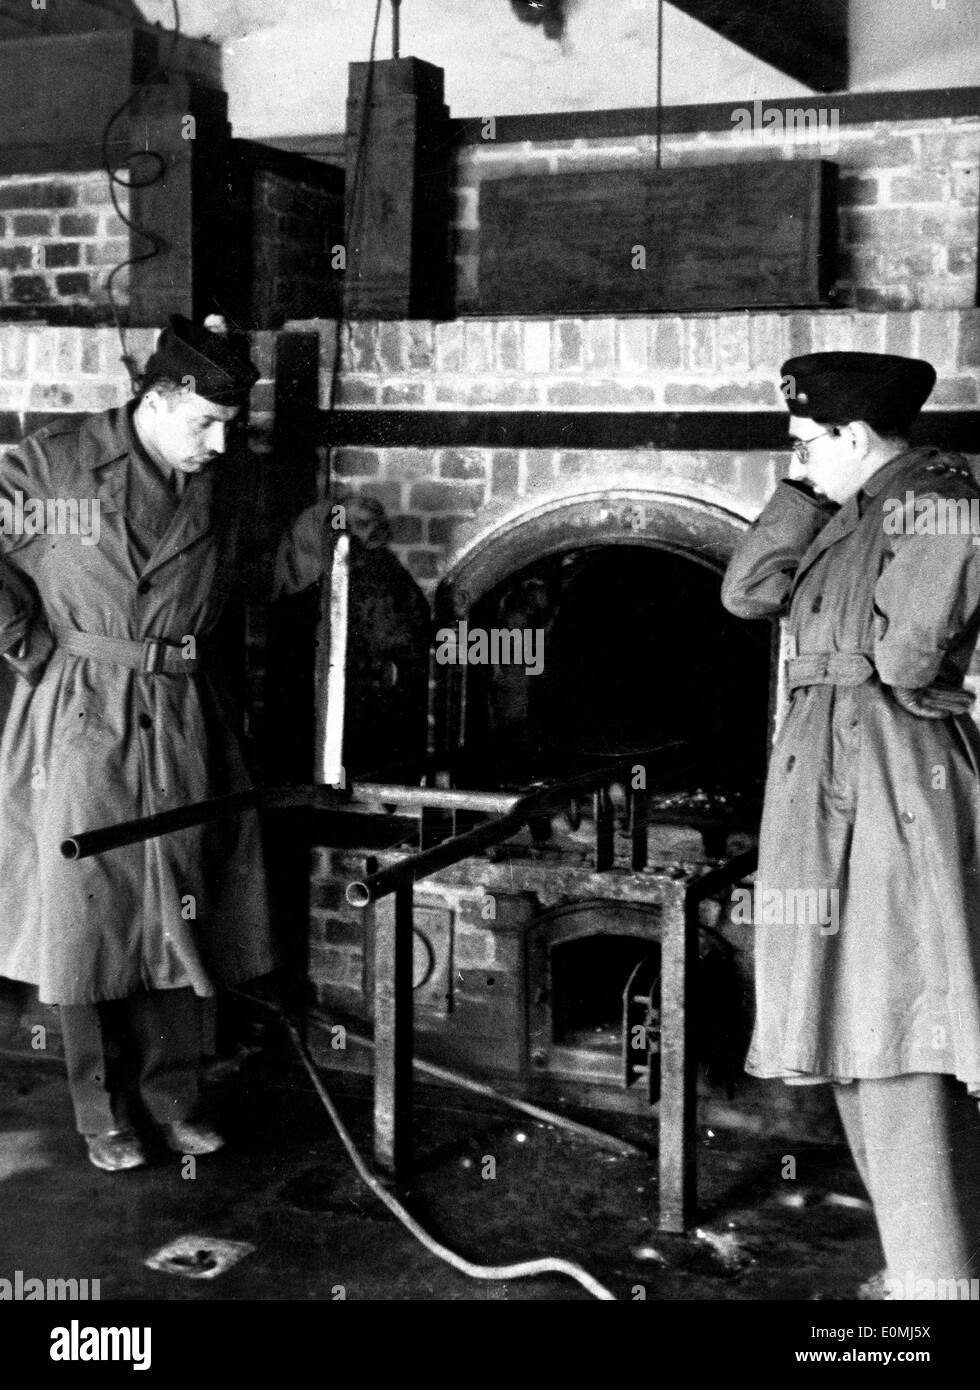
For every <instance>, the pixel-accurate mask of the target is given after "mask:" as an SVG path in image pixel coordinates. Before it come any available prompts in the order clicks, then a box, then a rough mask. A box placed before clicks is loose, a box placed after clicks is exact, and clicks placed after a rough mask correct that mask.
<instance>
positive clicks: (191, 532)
mask: <svg viewBox="0 0 980 1390" xmlns="http://www.w3.org/2000/svg"><path fill="white" fill-rule="evenodd" d="M215 467H218V468H220V467H221V464H220V463H218V464H217V465H212V466H211V467H210V468H207V469H205V471H204V472H203V473H196V474H194V476H193V477H191V478H189V479H188V482H187V486H186V488H185V489H184V495H183V497H182V498H181V499H180V502H179V503H178V505H177V510H176V511H175V512H174V514H173V518H172V519H171V522H170V525H169V526H168V527H167V529H166V530H165V531H164V533H163V535H162V536H161V537H160V539H159V541H158V542H157V545H156V548H155V549H154V551H153V553H152V555H151V556H150V558H149V560H148V561H147V562H146V565H145V567H144V569H143V574H151V573H152V572H153V571H154V570H157V569H159V568H160V566H161V565H166V564H168V563H169V562H170V561H171V560H173V559H175V558H176V557H177V555H179V554H180V553H181V551H184V550H187V549H188V548H189V547H190V546H192V545H193V544H194V542H195V541H198V540H200V539H201V537H202V536H205V535H207V534H208V532H209V531H211V530H213V528H214V520H215V515H214V513H215V508H214V494H215V481H214V468H215Z"/></svg>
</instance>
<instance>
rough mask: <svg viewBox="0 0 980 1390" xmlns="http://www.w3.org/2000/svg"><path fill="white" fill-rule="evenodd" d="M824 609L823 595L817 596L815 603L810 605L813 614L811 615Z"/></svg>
mask: <svg viewBox="0 0 980 1390" xmlns="http://www.w3.org/2000/svg"><path fill="white" fill-rule="evenodd" d="M822 607H823V594H817V596H816V598H815V599H814V600H813V602H812V603H811V604H810V612H811V613H819V612H820V610H821V608H822Z"/></svg>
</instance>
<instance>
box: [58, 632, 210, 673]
mask: <svg viewBox="0 0 980 1390" xmlns="http://www.w3.org/2000/svg"><path fill="white" fill-rule="evenodd" d="M52 633H53V635H54V638H55V641H56V642H57V644H58V646H59V647H62V648H63V649H64V650H65V651H66V652H71V653H72V655H73V656H86V657H88V658H89V659H90V660H91V661H105V662H108V663H109V664H110V665H112V666H128V667H129V668H130V669H131V670H133V671H140V672H141V673H142V674H143V675H144V676H159V675H165V676H191V675H193V674H194V672H195V671H199V670H200V669H201V666H202V664H203V663H202V661H201V659H200V657H185V656H183V655H182V654H181V653H182V651H183V647H182V646H181V644H180V643H178V642H170V641H168V640H167V639H166V638H165V637H144V638H143V640H142V641H140V642H129V641H127V640H125V639H124V638H121V637H104V636H103V635H102V634H101V633H99V632H79V631H78V630H77V629H76V628H70V627H56V628H52Z"/></svg>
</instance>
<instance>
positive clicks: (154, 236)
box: [102, 0, 181, 391]
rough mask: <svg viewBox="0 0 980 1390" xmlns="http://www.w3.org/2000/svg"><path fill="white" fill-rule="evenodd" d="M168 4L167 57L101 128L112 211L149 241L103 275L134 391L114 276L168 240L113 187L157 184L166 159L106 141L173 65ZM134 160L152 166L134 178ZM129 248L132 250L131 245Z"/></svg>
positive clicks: (134, 370)
mask: <svg viewBox="0 0 980 1390" xmlns="http://www.w3.org/2000/svg"><path fill="white" fill-rule="evenodd" d="M170 3H171V5H172V7H173V16H174V29H173V37H172V39H171V41H170V47H169V50H168V53H167V57H166V59H165V60H164V61H163V62H160V61H158V62H157V64H156V66H155V67H154V68H153V70H152V71H151V72H150V73H148V74H147V76H146V77H144V78H143V80H142V82H140V83H139V85H138V86H136V87H134V88H133V90H132V92H130V94H129V96H128V97H127V98H126V100H125V101H124V102H122V104H121V105H120V106H118V107H117V108H116V110H115V111H114V112H113V113H112V115H111V116H110V117H109V119H108V120H107V121H106V123H105V127H104V129H103V131H102V163H103V167H104V169H105V174H106V178H107V179H108V181H109V200H110V202H111V203H112V207H113V211H114V212H115V214H116V216H117V217H118V218H119V220H120V221H121V222H122V223H123V224H124V225H125V226H126V227H127V228H128V229H129V231H131V232H135V233H136V235H137V236H141V237H143V239H144V240H145V241H147V242H149V249H148V250H146V251H142V252H136V253H134V254H132V255H130V256H128V257H127V258H126V260H124V261H119V263H118V264H117V265H115V266H113V268H112V269H111V270H110V272H109V274H108V276H107V277H106V294H107V295H108V299H109V307H110V308H111V310H112V317H113V322H114V323H115V327H116V332H117V333H118V335H119V344H120V348H121V361H122V363H123V366H124V367H125V368H126V371H127V372H128V373H129V379H130V382H131V384H132V387H133V390H134V391H136V390H137V389H138V387H139V382H140V372H139V367H138V365H137V363H136V361H135V359H134V358H133V357H132V355H131V354H130V352H129V351H128V349H127V346H126V328H125V325H124V324H123V321H122V315H121V313H120V308H119V303H118V300H117V299H116V293H115V288H114V287H115V280H116V276H117V275H120V274H121V273H122V271H124V270H126V269H127V267H129V266H131V265H140V264H142V263H143V262H144V261H151V260H153V259H154V257H156V256H159V255H160V253H161V251H163V249H164V247H165V246H166V244H167V243H166V240H165V239H164V238H163V237H161V236H160V235H159V234H158V233H157V232H154V231H151V230H149V228H147V227H141V226H139V225H138V224H137V223H136V222H135V221H134V219H133V218H132V217H131V216H130V215H129V211H126V212H124V211H123V209H122V207H121V206H120V204H119V197H118V194H117V192H116V189H117V188H125V189H127V190H130V189H143V188H152V187H153V185H154V184H156V183H159V182H160V180H161V179H162V178H164V177H165V176H166V173H167V162H166V160H165V159H164V157H163V155H162V154H160V152H159V150H151V149H149V148H146V149H142V150H130V151H129V152H128V153H127V154H124V155H122V156H121V157H120V156H116V157H114V156H113V155H112V153H111V151H110V149H109V142H110V139H111V136H112V131H113V128H114V127H115V125H116V124H117V122H118V121H120V120H121V119H122V117H123V116H124V115H125V114H126V113H127V111H129V109H130V107H131V106H133V105H134V104H135V102H136V101H137V100H138V99H139V97H140V95H141V93H142V92H144V91H145V90H146V88H147V87H150V86H153V85H154V84H155V83H156V82H158V81H159V80H160V79H161V78H163V79H164V80H165V79H166V77H167V74H168V72H169V70H170V68H171V67H172V66H173V61H174V58H175V56H176V53H177V45H178V43H179V42H180V37H181V30H180V7H179V3H178V0H170ZM137 159H141V160H149V161H150V163H151V166H152V167H151V169H150V170H149V171H148V172H147V173H145V174H144V175H143V176H142V177H140V178H137V176H136V174H135V173H134V172H133V170H132V169H129V168H128V166H129V165H130V164H131V163H132V162H133V161H134V160H137ZM123 166H127V177H125V178H123V177H121V176H120V174H119V169H120V168H122V167H123ZM130 249H131V250H132V247H131V248H130Z"/></svg>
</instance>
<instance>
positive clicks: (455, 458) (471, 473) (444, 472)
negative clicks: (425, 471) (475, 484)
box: [439, 449, 487, 481]
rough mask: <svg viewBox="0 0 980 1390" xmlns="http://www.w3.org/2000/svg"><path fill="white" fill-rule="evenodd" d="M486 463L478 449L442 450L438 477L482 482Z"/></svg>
mask: <svg viewBox="0 0 980 1390" xmlns="http://www.w3.org/2000/svg"><path fill="white" fill-rule="evenodd" d="M486 471H487V466H486V461H485V460H484V458H483V457H482V455H481V454H480V451H479V450H478V449H444V450H443V451H442V454H441V456H440V462H439V476H440V477H442V478H467V479H474V478H475V479H479V480H481V481H482V480H483V479H484V478H485V477H486Z"/></svg>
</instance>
